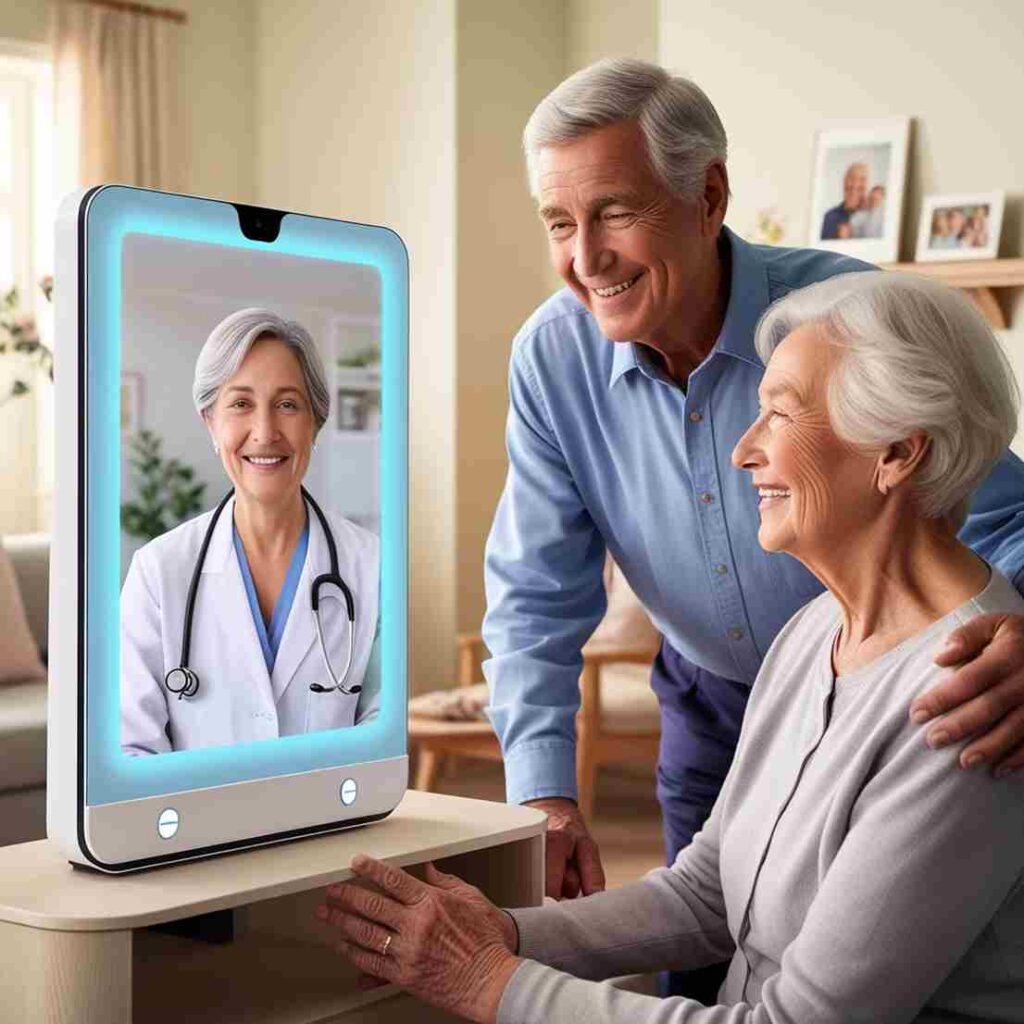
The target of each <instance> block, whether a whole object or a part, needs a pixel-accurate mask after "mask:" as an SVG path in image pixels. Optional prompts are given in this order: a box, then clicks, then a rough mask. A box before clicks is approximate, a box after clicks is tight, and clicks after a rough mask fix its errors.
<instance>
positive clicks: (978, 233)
mask: <svg viewBox="0 0 1024 1024" xmlns="http://www.w3.org/2000/svg"><path fill="white" fill-rule="evenodd" d="M1005 201H1006V193H1005V192H967V193H961V194H958V195H943V196H925V197H924V203H923V205H922V207H921V223H920V225H919V227H918V229H917V254H916V255H915V257H914V258H915V259H916V260H917V261H918V262H922V263H923V262H932V261H937V260H994V259H995V258H996V253H997V251H998V249H999V232H1000V231H1001V230H1002V227H1003V204H1004V203H1005Z"/></svg>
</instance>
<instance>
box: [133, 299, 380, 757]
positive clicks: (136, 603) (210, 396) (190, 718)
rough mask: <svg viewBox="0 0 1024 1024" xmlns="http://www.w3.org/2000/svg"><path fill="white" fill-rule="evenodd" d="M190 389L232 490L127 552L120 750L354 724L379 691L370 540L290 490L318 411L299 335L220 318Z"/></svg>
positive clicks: (304, 340)
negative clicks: (132, 553) (212, 507)
mask: <svg viewBox="0 0 1024 1024" xmlns="http://www.w3.org/2000/svg"><path fill="white" fill-rule="evenodd" d="M192 397H193V400H194V403H195V407H196V409H197V411H198V412H199V415H200V416H201V417H202V419H203V421H204V423H205V425H206V427H207V429H208V430H209V432H210V438H211V440H212V442H213V447H214V451H216V452H217V454H218V455H219V456H220V460H221V463H222V464H223V466H224V472H225V473H226V474H227V477H228V481H229V482H230V485H231V487H232V489H233V490H232V491H229V492H228V494H227V496H226V497H225V498H224V499H223V501H221V502H220V504H219V506H218V508H217V509H215V510H212V511H209V512H206V513H204V514H203V515H200V516H197V517H196V518H195V519H192V520H189V521H188V522H185V523H182V524H181V525H180V526H178V527H176V528H175V529H173V530H170V531H169V532H168V533H165V534H163V536H160V537H157V538H156V539H155V540H152V541H150V542H149V543H148V544H146V545H145V546H144V547H143V548H141V549H140V550H139V551H137V552H136V554H135V556H134V557H133V558H132V562H131V566H130V567H129V570H128V575H127V577H126V579H125V582H124V587H123V589H122V592H121V666H122V667H121V672H122V676H121V745H122V749H123V750H124V752H125V753H127V754H132V755H137V754H158V753H165V752H168V751H172V750H189V749H195V748H202V747H209V746H220V745H224V744H233V743H242V742H245V741H248V740H257V739H270V738H274V737H277V736H288V735H294V734H296V733H306V732H317V731H320V730H323V729H337V728H341V727H344V726H351V725H359V724H360V723H362V722H365V721H368V720H369V719H370V718H371V717H373V716H375V715H376V714H377V710H378V701H379V687H380V676H379V671H378V668H377V658H376V649H375V638H376V634H377V613H378V608H377V603H378V580H379V542H378V539H377V537H376V536H374V535H373V534H372V533H370V532H368V531H367V530H364V529H362V528H361V527H359V526H357V525H356V524H354V523H352V522H349V521H348V520H347V519H345V518H344V517H342V516H340V515H337V514H334V513H331V512H329V511H326V510H321V509H320V506H319V505H318V504H317V503H316V501H315V496H313V495H310V494H308V492H306V490H305V488H303V486H302V481H303V478H304V476H305V474H306V469H307V467H308V466H309V460H310V454H311V451H312V449H313V446H314V444H315V439H316V435H317V433H318V432H319V430H320V428H321V427H322V426H323V425H324V423H325V422H326V421H327V418H328V413H329V407H330V396H329V392H328V388H327V382H326V379H325V375H324V368H323V364H322V363H321V360H320V356H319V354H318V352H317V349H316V346H315V344H314V343H313V340H312V338H311V337H310V336H309V333H308V332H307V331H306V330H305V328H303V327H302V326H301V325H300V324H298V323H295V322H293V321H288V320H283V319H281V318H280V317H279V316H277V315H276V314H274V313H272V312H270V311H269V310H265V309H243V310H239V311H238V312H236V313H232V314H231V315H230V316H228V317H226V318H225V319H224V320H223V321H221V323H219V324H218V325H217V326H216V327H215V328H214V329H213V332H212V333H211V334H210V336H209V338H208V339H207V341H206V343H205V345H204V346H203V348H202V351H201V352H200V353H199V358H198V359H197V361H196V368H195V380H194V383H193V388H192ZM371 653H372V654H373V657H372V658H371ZM368 666H369V670H368Z"/></svg>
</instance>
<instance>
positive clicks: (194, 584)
mask: <svg viewBox="0 0 1024 1024" xmlns="http://www.w3.org/2000/svg"><path fill="white" fill-rule="evenodd" d="M234 493H235V490H234V488H232V489H231V490H230V491H228V493H227V494H225V495H224V497H223V499H222V500H221V503H220V504H219V505H218V506H217V508H216V511H214V513H213V518H212V519H211V520H210V525H209V526H208V527H207V528H206V536H205V537H203V544H202V547H200V549H199V558H198V559H197V561H196V566H195V568H194V569H193V570H192V581H191V582H190V583H189V586H188V599H187V601H186V602H185V627H184V630H183V632H182V636H181V663H180V664H179V665H178V667H177V668H172V669H171V670H170V672H168V673H167V675H166V676H164V686H166V687H167V689H168V690H170V692H171V693H176V694H177V695H178V700H181V699H182V698H183V697H194V696H195V695H196V694H197V693H198V692H199V676H198V675H197V674H196V672H195V671H194V670H193V669H191V668H189V667H188V654H189V648H190V647H191V645H192V616H193V614H194V612H195V610H196V592H197V591H198V590H199V577H200V576H201V575H202V572H203V562H205V561H206V549H207V548H208V547H209V546H210V538H211V537H212V536H213V529H214V527H215V526H216V525H217V520H218V519H219V518H220V514H221V512H222V511H223V510H224V506H225V505H226V504H227V503H228V501H229V500H230V499H231V497H232V495H233V494H234ZM302 497H303V498H305V499H306V504H308V505H309V507H310V508H311V509H312V510H313V511H314V512H315V513H316V516H317V519H319V520H320V525H321V526H322V527H323V530H324V536H325V537H326V538H327V550H328V551H329V552H330V556H331V571H330V572H325V573H322V574H321V575H319V576H317V578H316V579H315V580H313V586H312V588H311V594H310V597H311V604H312V606H313V621H314V622H315V623H316V636H317V639H318V640H319V641H320V653H321V654H322V655H323V659H324V664H325V665H326V666H327V672H328V673H329V675H330V677H331V679H332V680H333V681H334V685H333V686H322V685H321V684H320V683H310V684H309V688H310V689H311V690H312V691H313V693H333V692H335V691H340V692H341V693H344V694H346V695H350V694H353V693H359V692H360V691H361V690H362V686H345V685H344V683H345V678H346V677H347V676H348V671H349V669H350V668H351V666H352V638H353V636H354V635H355V630H356V606H355V602H354V601H353V600H352V591H351V590H349V588H348V585H347V584H346V583H345V581H344V580H343V579H342V578H341V574H340V573H339V572H338V549H337V547H335V544H334V536H333V534H332V533H331V528H330V527H329V526H328V525H327V517H326V516H325V515H324V514H323V512H322V511H321V509H320V506H319V505H318V504H317V503H316V502H315V501H314V500H313V498H312V496H311V495H310V493H309V492H308V491H307V490H306V488H305V487H303V488H302ZM327 584H332V585H333V586H335V587H337V588H338V589H339V590H340V591H341V592H342V594H344V595H345V609H346V611H347V613H348V652H347V654H346V656H345V671H344V672H342V673H341V678H340V679H339V678H338V677H337V676H336V675H335V674H334V669H333V668H331V659H330V658H329V657H328V656H327V644H326V643H325V642H324V630H323V626H322V624H321V622H320V588H321V587H324V586H326V585H327ZM178 675H180V676H181V679H180V685H179V680H178V679H177V676H178Z"/></svg>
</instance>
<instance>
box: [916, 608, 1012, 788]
mask: <svg viewBox="0 0 1024 1024" xmlns="http://www.w3.org/2000/svg"><path fill="white" fill-rule="evenodd" d="M935 661H936V663H937V664H939V665H959V666H960V667H959V668H958V669H957V670H956V672H954V673H953V675H952V676H950V677H949V679H946V680H944V681H943V682H941V683H940V684H939V685H938V686H933V687H932V688H931V689H930V690H928V692H927V693H923V694H922V695H921V696H920V697H918V698H917V699H916V700H915V701H914V703H913V704H912V705H911V706H910V716H911V719H912V720H913V721H914V722H917V723H919V724H920V723H923V722H927V721H929V720H931V719H932V718H935V717H936V716H937V715H941V716H942V717H941V718H939V719H938V721H935V722H933V723H932V725H931V727H930V728H929V730H928V732H927V735H926V739H927V740H928V743H929V744H930V745H931V746H933V747H945V746H947V745H949V744H950V743H956V742H957V741H958V740H962V739H966V738H968V737H971V736H974V737H976V739H975V740H974V742H972V743H970V744H968V745H967V746H966V747H965V748H964V749H963V750H962V751H961V753H960V764H961V766H962V767H964V768H973V767H976V766H978V765H983V764H989V765H992V766H993V767H994V769H995V774H996V775H997V776H1002V775H1006V774H1008V773H1009V772H1011V771H1014V770H1016V769H1018V768H1021V767H1024V616H1022V615H1010V614H988V615H976V616H975V617H974V618H973V619H971V620H970V621H969V622H965V623H964V624H963V625H962V626H960V628H959V629H955V630H954V631H953V632H952V633H950V635H949V637H948V638H947V644H946V647H945V648H943V650H942V652H941V653H940V654H939V655H938V657H936V659H935Z"/></svg>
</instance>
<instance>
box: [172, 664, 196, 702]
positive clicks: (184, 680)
mask: <svg viewBox="0 0 1024 1024" xmlns="http://www.w3.org/2000/svg"><path fill="white" fill-rule="evenodd" d="M164 686H166V687H167V689H168V690H170V691H171V693H176V694H177V695H178V700H181V699H182V697H194V696H195V695H196V694H197V693H198V692H199V676H197V675H196V674H195V672H193V671H192V669H190V668H189V667H188V666H187V665H179V666H178V667H177V668H172V669H171V671H170V672H168V673H167V675H166V676H164Z"/></svg>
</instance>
